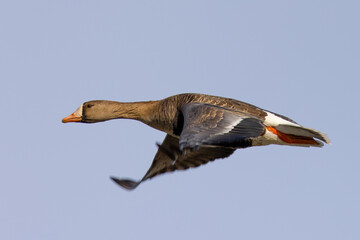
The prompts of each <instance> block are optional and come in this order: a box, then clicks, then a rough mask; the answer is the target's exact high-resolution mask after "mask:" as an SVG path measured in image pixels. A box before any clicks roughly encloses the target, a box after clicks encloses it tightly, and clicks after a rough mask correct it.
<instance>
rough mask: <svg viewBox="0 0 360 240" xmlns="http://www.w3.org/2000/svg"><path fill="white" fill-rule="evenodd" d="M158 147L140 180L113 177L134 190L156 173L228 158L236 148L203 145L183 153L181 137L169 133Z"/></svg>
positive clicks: (120, 183) (123, 185)
mask: <svg viewBox="0 0 360 240" xmlns="http://www.w3.org/2000/svg"><path fill="white" fill-rule="evenodd" d="M158 147H159V149H158V151H157V153H156V155H155V157H154V160H153V162H152V164H151V167H150V168H149V170H148V171H147V173H146V174H145V176H144V177H143V178H142V179H141V180H140V181H133V180H130V179H118V178H115V177H111V179H112V180H114V181H115V182H116V183H117V184H119V185H120V186H121V187H124V188H126V189H128V190H132V189H135V188H136V187H137V186H138V185H139V184H140V183H141V182H143V181H145V180H147V179H149V178H152V177H154V176H156V175H159V174H162V173H166V172H172V171H176V170H184V169H188V168H192V167H197V166H200V165H202V164H206V163H208V162H209V161H213V160H215V159H217V158H226V157H228V156H230V155H231V154H232V153H233V152H234V151H235V148H229V147H201V148H199V149H197V150H194V151H189V152H186V153H182V151H180V149H179V139H178V138H176V137H173V136H171V135H169V134H168V135H166V137H165V139H164V141H163V143H162V144H161V145H159V144H158Z"/></svg>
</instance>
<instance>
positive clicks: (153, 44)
mask: <svg viewBox="0 0 360 240" xmlns="http://www.w3.org/2000/svg"><path fill="white" fill-rule="evenodd" d="M359 9H360V3H359V1H317V0H311V1H256V0H255V1H211V0H210V1H209V0H206V1H205V0H204V1H194V0H191V1H188V0H182V1H164V0H160V1H159V0H157V1H153V0H139V1H118V0H116V1H115V0H113V1H107V0H103V1H93V0H88V1H74V0H71V1H70V0H68V1H66V0H65V1H45V0H43V1H39V0H34V1H21V0H19V1H2V2H1V3H0V80H1V85H0V86H1V87H0V107H1V125H0V130H1V134H0V191H1V195H0V239H4V240H5V239H6V240H15V239H16V240H18V239H26V240H33V239H34V240H35V239H36V240H48V239H54V240H57V239H59V240H60V239H61V240H63V239H67V240H71V239H76V240H78V239H87V240H92V239H174V240H177V239H179V240H180V239H181V240H184V239H210V240H211V239H261V240H263V239H276V240H282V239H284V240H285V239H286V240H289V239H291V240H304V239H306V240H309V239H316V240H318V239H327V240H332V239H334V240H335V239H347V240H348V239H351V240H352V239H354V240H355V239H360V227H359V226H360V225H359V223H360V187H359V183H360V157H359V144H358V135H359V127H358V126H357V122H358V120H359V117H360V116H359V115H360V114H359V89H360V86H359V77H360V74H359V67H360V47H359V46H360V45H359V43H360V33H359V32H360V30H359V29H360V28H359V23H360V17H359ZM183 92H199V93H207V94H212V95H219V96H225V97H231V98H235V99H239V100H243V101H246V102H249V103H252V104H255V105H257V106H259V107H262V108H265V109H268V110H271V111H274V112H277V113H280V114H283V115H286V116H288V117H290V118H293V119H294V120H295V121H297V122H299V123H300V124H302V125H304V126H307V127H311V128H315V129H318V130H321V131H323V132H326V133H328V135H329V137H330V139H331V140H332V143H331V144H330V145H327V146H325V147H324V148H321V149H318V148H296V147H285V146H267V147H254V148H248V149H244V150H238V151H236V153H235V154H233V155H232V156H231V157H229V158H228V159H224V160H218V161H216V162H213V163H209V164H208V165H206V166H203V167H200V168H197V169H192V170H188V171H185V172H176V173H173V174H166V175H163V176H160V177H156V178H154V179H152V180H150V181H147V182H145V183H143V184H142V185H141V186H139V188H137V189H136V190H135V191H133V192H129V191H126V190H123V189H121V188H119V187H118V186H117V185H115V184H114V183H113V182H112V181H110V179H109V176H110V175H113V176H117V177H130V178H134V179H138V178H140V177H141V176H143V174H144V173H145V171H146V170H147V169H148V167H149V166H150V164H151V161H152V159H153V156H154V154H155V152H156V151H157V148H156V145H155V143H156V142H161V141H162V140H163V138H164V136H165V134H164V133H161V132H159V131H157V130H155V129H151V128H150V127H148V126H145V125H143V124H141V123H139V122H136V121H130V120H115V121H109V122H104V123H98V124H62V123H61V119H62V118H63V117H65V116H67V115H69V114H70V113H72V112H73V111H74V110H75V109H76V108H77V107H78V106H79V105H80V104H81V103H82V102H84V101H88V100H94V99H106V100H116V101H140V100H157V99H162V98H165V97H167V96H170V95H174V94H177V93H183Z"/></svg>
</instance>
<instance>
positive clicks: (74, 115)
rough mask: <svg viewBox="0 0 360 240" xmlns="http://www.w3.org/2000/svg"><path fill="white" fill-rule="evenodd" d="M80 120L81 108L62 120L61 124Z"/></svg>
mask: <svg viewBox="0 0 360 240" xmlns="http://www.w3.org/2000/svg"><path fill="white" fill-rule="evenodd" d="M81 120H82V106H81V107H79V108H78V109H77V110H76V111H75V112H73V113H72V114H70V115H69V116H67V117H65V118H63V119H62V122H63V123H67V122H81Z"/></svg>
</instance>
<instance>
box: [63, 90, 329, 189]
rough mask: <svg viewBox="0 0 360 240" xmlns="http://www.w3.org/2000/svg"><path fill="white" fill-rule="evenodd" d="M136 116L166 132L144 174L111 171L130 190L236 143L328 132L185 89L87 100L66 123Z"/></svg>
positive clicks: (296, 142) (319, 140)
mask: <svg viewBox="0 0 360 240" xmlns="http://www.w3.org/2000/svg"><path fill="white" fill-rule="evenodd" d="M111 119H135V120H138V121H140V122H143V123H145V124H147V125H148V126H150V127H153V128H155V129H157V130H160V131H163V132H165V133H166V137H165V139H164V141H163V142H162V143H161V144H159V143H157V146H158V150H157V153H156V154H155V157H154V159H153V162H152V164H151V166H150V168H149V170H148V171H147V172H146V174H145V175H144V176H143V177H142V178H141V179H140V180H139V181H134V180H131V179H119V178H116V177H110V178H111V179H112V180H113V181H114V182H115V183H117V184H118V185H120V186H121V187H123V188H125V189H128V190H132V189H135V188H136V187H138V186H139V184H140V183H142V182H144V181H146V180H148V179H150V178H153V177H155V176H157V175H160V174H163V173H166V172H172V171H177V170H184V169H188V168H194V167H198V166H200V165H203V164H206V163H208V162H209V161H213V160H215V159H220V158H226V157H229V156H230V155H231V154H232V153H233V152H234V151H235V150H236V149H238V148H247V147H252V146H264V145H269V144H278V145H288V146H303V147H322V146H323V145H324V143H327V144H329V143H330V139H329V138H328V137H327V135H326V134H324V133H322V132H320V131H317V130H314V129H311V128H306V127H303V126H301V125H299V124H298V123H296V122H295V121H293V120H291V119H290V118H288V117H285V116H282V115H279V114H276V113H274V112H270V111H267V110H264V109H261V108H259V107H256V106H254V105H251V104H248V103H245V102H241V101H238V100H235V99H231V98H225V97H218V96H210V95H205V94H196V93H184V94H179V95H174V96H170V97H168V98H165V99H162V100H158V101H143V102H116V101H106V100H95V101H88V102H85V103H83V104H82V105H81V106H80V107H79V108H78V109H77V110H76V111H75V112H74V113H72V114H71V115H69V116H68V117H65V118H63V119H62V122H63V123H68V122H81V123H96V122H103V121H107V120H111Z"/></svg>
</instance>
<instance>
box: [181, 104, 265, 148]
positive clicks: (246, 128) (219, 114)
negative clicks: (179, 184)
mask: <svg viewBox="0 0 360 240" xmlns="http://www.w3.org/2000/svg"><path fill="white" fill-rule="evenodd" d="M180 111H181V113H182V116H183V118H184V122H183V129H182V132H181V134H180V141H179V142H180V149H181V150H184V149H190V150H193V149H198V148H199V147H202V146H223V147H233V148H244V147H249V146H251V139H252V138H255V137H258V136H261V135H263V134H264V133H265V126H264V124H263V123H262V121H261V120H260V119H258V118H256V117H254V116H251V115H249V114H246V113H243V112H239V111H235V110H230V109H226V108H222V107H219V106H214V105H210V104H204V103H189V104H185V105H183V106H182V107H181V109H180Z"/></svg>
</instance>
